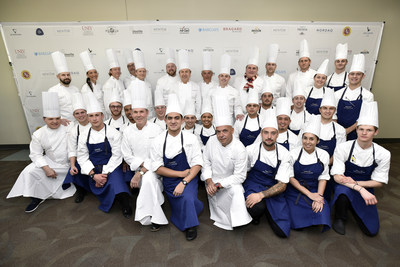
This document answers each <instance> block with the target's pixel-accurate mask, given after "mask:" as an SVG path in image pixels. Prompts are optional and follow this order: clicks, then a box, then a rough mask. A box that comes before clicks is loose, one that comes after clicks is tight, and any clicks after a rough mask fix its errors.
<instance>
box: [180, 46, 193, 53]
mask: <svg viewBox="0 0 400 267" xmlns="http://www.w3.org/2000/svg"><path fill="white" fill-rule="evenodd" d="M181 49H185V50H187V51H188V52H189V53H194V49H193V48H185V47H182V48H177V49H176V52H178V51H179V50H181Z"/></svg>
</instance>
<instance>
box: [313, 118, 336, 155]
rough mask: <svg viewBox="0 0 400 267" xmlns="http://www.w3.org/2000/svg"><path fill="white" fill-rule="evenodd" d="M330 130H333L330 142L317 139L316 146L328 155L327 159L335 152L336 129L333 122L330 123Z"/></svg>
mask: <svg viewBox="0 0 400 267" xmlns="http://www.w3.org/2000/svg"><path fill="white" fill-rule="evenodd" d="M332 128H333V136H332V138H331V140H323V139H319V144H317V147H319V148H321V149H323V150H325V151H326V152H328V153H329V157H332V156H333V152H334V151H335V148H336V129H335V123H334V122H332Z"/></svg>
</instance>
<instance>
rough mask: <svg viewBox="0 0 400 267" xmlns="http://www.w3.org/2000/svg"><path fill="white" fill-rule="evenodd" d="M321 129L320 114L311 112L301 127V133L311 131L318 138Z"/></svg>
mask: <svg viewBox="0 0 400 267" xmlns="http://www.w3.org/2000/svg"><path fill="white" fill-rule="evenodd" d="M320 131H321V115H314V114H312V115H311V116H310V118H309V120H308V121H307V122H306V124H305V125H304V128H303V134H305V133H312V134H314V135H316V136H317V137H318V138H319V133H320Z"/></svg>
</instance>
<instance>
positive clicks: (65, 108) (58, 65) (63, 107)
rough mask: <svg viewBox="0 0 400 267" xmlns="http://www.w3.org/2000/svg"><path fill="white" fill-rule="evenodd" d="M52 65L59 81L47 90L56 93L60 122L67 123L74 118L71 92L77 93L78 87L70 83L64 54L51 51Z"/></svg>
mask: <svg viewBox="0 0 400 267" xmlns="http://www.w3.org/2000/svg"><path fill="white" fill-rule="evenodd" d="M51 58H52V59H53V63H54V67H55V69H56V72H57V79H59V80H60V82H59V83H58V84H57V85H54V86H53V87H50V88H49V90H48V92H56V93H57V95H58V102H59V105H60V115H61V123H62V124H63V125H65V126H66V125H67V124H68V123H69V122H70V121H73V120H74V117H73V116H72V112H73V110H72V94H74V93H79V89H78V88H76V87H75V86H73V85H70V83H71V73H70V72H69V70H68V65H67V61H66V59H65V56H64V54H63V53H61V52H60V51H56V52H53V53H51Z"/></svg>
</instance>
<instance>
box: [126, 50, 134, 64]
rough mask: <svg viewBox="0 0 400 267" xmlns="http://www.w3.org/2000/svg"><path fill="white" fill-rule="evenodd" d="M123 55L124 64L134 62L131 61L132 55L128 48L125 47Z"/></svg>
mask: <svg viewBox="0 0 400 267" xmlns="http://www.w3.org/2000/svg"><path fill="white" fill-rule="evenodd" d="M124 56H125V60H126V65H128V64H130V63H134V61H133V55H132V50H130V49H125V50H124Z"/></svg>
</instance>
